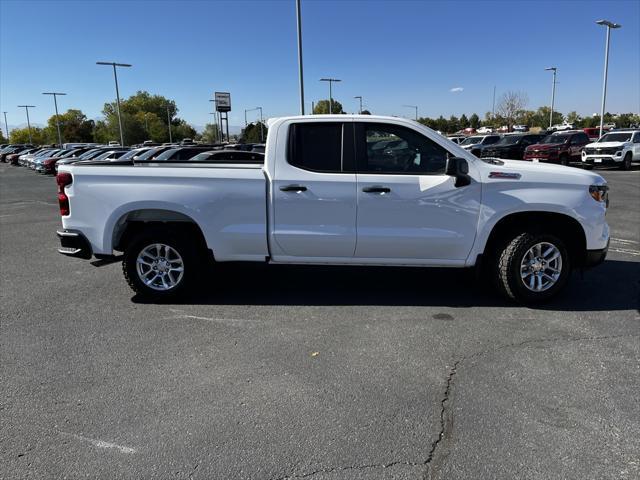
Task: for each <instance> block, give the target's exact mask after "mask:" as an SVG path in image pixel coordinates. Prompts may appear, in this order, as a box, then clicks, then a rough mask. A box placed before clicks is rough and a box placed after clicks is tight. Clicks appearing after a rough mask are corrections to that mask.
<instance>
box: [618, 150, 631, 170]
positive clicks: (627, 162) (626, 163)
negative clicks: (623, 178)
mask: <svg viewBox="0 0 640 480" xmlns="http://www.w3.org/2000/svg"><path fill="white" fill-rule="evenodd" d="M620 170H631V152H627V154H626V155H625V156H624V160H622V164H621V165H620Z"/></svg>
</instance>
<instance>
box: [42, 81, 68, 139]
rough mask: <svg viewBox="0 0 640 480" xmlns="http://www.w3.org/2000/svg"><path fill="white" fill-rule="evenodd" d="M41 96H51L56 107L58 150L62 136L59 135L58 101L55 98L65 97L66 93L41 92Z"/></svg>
mask: <svg viewBox="0 0 640 480" xmlns="http://www.w3.org/2000/svg"><path fill="white" fill-rule="evenodd" d="M43 95H52V96H53V104H54V106H55V107H56V127H57V129H58V144H59V145H60V148H62V135H61V134H60V116H59V115H58V101H57V100H56V97H57V96H58V95H66V93H59V92H43Z"/></svg>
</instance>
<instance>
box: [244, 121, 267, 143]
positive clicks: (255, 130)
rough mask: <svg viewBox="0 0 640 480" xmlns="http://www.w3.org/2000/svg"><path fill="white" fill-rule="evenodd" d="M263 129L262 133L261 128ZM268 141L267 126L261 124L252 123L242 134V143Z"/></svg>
mask: <svg viewBox="0 0 640 480" xmlns="http://www.w3.org/2000/svg"><path fill="white" fill-rule="evenodd" d="M261 127H262V132H261V131H260V128H261ZM266 139H267V126H266V125H265V124H263V123H261V122H255V123H250V124H249V125H247V126H246V127H245V128H244V129H243V130H242V133H241V134H240V142H242V143H263V142H264V141H265V140H266Z"/></svg>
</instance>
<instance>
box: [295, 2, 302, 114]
mask: <svg viewBox="0 0 640 480" xmlns="http://www.w3.org/2000/svg"><path fill="white" fill-rule="evenodd" d="M296 19H297V26H298V78H299V81H300V115H304V79H303V76H302V18H301V11H300V0H296Z"/></svg>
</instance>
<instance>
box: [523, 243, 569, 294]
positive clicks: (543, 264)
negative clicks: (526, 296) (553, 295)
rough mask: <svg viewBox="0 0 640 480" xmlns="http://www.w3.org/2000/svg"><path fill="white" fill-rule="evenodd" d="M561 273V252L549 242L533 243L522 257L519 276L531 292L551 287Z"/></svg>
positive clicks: (542, 290)
mask: <svg viewBox="0 0 640 480" xmlns="http://www.w3.org/2000/svg"><path fill="white" fill-rule="evenodd" d="M561 274H562V254H561V253H560V250H559V249H558V247H556V246H555V245H554V244H552V243H549V242H540V243H536V244H535V245H533V246H532V247H531V248H530V249H529V250H527V252H526V253H525V254H524V256H523V257H522V261H521V262H520V276H521V278H522V283H523V284H524V286H525V287H526V288H527V289H528V290H531V291H532V292H544V291H545V290H549V289H550V288H551V287H553V286H554V285H555V284H556V283H557V282H558V279H559V278H560V275H561Z"/></svg>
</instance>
